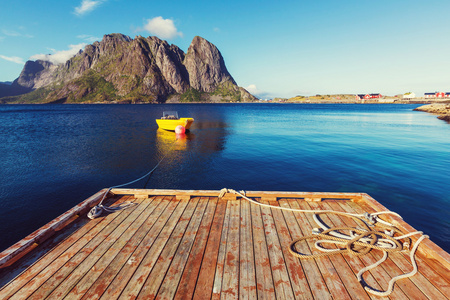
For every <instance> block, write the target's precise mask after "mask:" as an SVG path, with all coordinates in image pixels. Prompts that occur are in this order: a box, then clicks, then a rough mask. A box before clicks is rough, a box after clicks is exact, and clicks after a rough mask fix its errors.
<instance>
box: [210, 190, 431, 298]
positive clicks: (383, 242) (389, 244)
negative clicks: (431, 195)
mask: <svg viewBox="0 0 450 300" xmlns="http://www.w3.org/2000/svg"><path fill="white" fill-rule="evenodd" d="M226 193H233V194H236V195H239V196H241V197H242V198H244V199H246V200H247V201H249V202H251V203H254V204H256V205H260V206H264V207H270V208H274V209H280V210H287V211H293V212H301V213H313V214H314V215H313V218H314V220H315V221H316V223H317V224H318V225H319V226H320V227H321V228H322V230H329V229H330V228H329V227H328V226H326V225H325V224H324V223H322V222H321V221H320V220H319V218H318V217H317V215H316V214H318V213H339V214H342V215H347V216H351V217H357V218H359V219H360V220H361V221H363V222H364V223H365V224H366V225H368V226H374V224H375V223H377V222H379V223H381V224H384V225H387V226H390V227H394V225H392V224H391V223H389V222H386V221H384V220H382V219H380V218H378V215H381V214H392V215H395V216H397V217H399V218H400V219H403V218H402V217H401V216H400V215H399V214H397V213H395V212H391V211H381V212H376V213H372V214H369V213H367V212H366V213H364V214H352V213H344V212H337V211H333V210H307V209H295V208H289V207H281V206H274V205H270V204H265V203H260V202H258V201H255V200H253V199H250V198H248V197H247V196H246V195H245V192H244V191H240V192H237V191H235V190H232V189H226V188H223V189H222V190H220V194H219V198H222V197H223V196H224V195H225V194H226ZM363 218H364V219H363ZM360 230H364V231H366V230H365V229H360ZM320 232H321V230H320V229H318V228H313V230H312V233H313V234H319V233H320ZM329 233H330V234H331V235H334V236H336V237H338V238H342V239H346V240H353V239H354V238H355V237H356V236H358V234H355V233H350V234H349V235H346V234H343V233H341V232H337V231H329ZM385 234H387V235H389V236H391V237H392V238H393V239H395V240H401V239H404V238H407V237H410V236H412V235H417V234H423V232H422V231H416V232H410V233H407V234H404V235H401V236H396V237H394V236H393V235H394V232H393V231H391V232H386V233H385ZM425 238H429V236H428V235H422V236H421V237H420V238H419V239H418V240H417V241H416V242H415V244H414V246H413V248H412V249H411V252H410V254H409V255H410V260H411V264H412V265H413V270H412V271H411V272H409V273H407V274H401V275H398V276H395V277H393V278H392V279H391V280H390V281H389V284H388V288H387V290H386V291H378V290H375V289H374V288H372V287H370V286H369V285H367V283H366V282H365V281H364V279H363V274H364V273H365V272H366V271H368V270H371V269H373V268H376V267H377V266H379V265H380V264H381V263H383V262H384V261H385V260H386V259H387V257H388V252H387V251H383V253H384V254H383V257H382V258H381V259H380V260H378V261H377V262H375V263H374V264H372V265H370V266H367V267H364V268H362V269H361V270H360V271H359V272H358V274H357V275H356V277H357V279H358V281H359V282H360V283H361V285H362V286H363V287H364V289H365V290H366V291H367V292H369V293H371V294H373V295H377V296H382V297H385V296H389V295H390V294H391V293H392V291H393V289H394V284H395V282H396V281H397V280H400V279H403V278H408V277H411V276H413V275H415V274H416V273H417V263H416V260H415V253H416V250H417V248H418V247H419V244H420V243H421V242H422V241H423V240H424V239H425ZM370 240H371V239H370V238H361V239H360V240H359V241H360V242H364V243H367V244H369V242H370ZM322 243H334V244H341V245H342V244H345V242H341V241H335V240H318V241H316V242H315V247H316V248H317V249H319V250H320V251H322V252H331V253H332V252H336V253H338V252H340V253H342V252H341V250H340V249H329V248H324V247H322V246H321V244H322ZM375 245H376V246H378V247H380V248H384V249H386V250H390V249H395V248H396V245H395V243H394V242H393V241H391V240H388V239H382V238H380V239H378V241H377V243H376V244H375ZM403 246H404V247H403V248H404V249H407V248H409V244H405V245H403Z"/></svg>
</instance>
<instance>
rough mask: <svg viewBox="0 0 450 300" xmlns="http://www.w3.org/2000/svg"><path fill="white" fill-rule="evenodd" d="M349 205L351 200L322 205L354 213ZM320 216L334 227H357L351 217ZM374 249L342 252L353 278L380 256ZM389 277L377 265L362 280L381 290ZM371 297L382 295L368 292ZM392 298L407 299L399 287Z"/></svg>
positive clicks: (325, 207)
mask: <svg viewBox="0 0 450 300" xmlns="http://www.w3.org/2000/svg"><path fill="white" fill-rule="evenodd" d="M349 205H352V203H351V202H348V203H335V202H331V201H330V202H327V203H324V204H323V205H322V208H323V209H327V210H334V211H345V212H351V213H355V212H354V211H351V209H349V207H350V206H349ZM345 208H346V209H345ZM321 217H322V218H323V219H325V220H329V222H330V225H334V226H335V227H359V226H360V225H359V224H357V223H356V222H355V221H354V220H353V219H352V218H350V217H344V216H341V215H339V216H338V215H333V214H327V215H326V217H323V216H322V215H321ZM374 252H375V251H370V252H369V253H368V254H366V255H364V256H361V257H355V256H352V255H350V254H343V257H344V258H345V259H346V260H347V262H348V263H349V265H350V267H351V268H352V270H353V272H354V274H355V275H354V278H355V280H357V278H356V274H358V272H359V271H360V270H361V269H363V268H364V267H366V266H369V265H371V264H374V263H375V262H377V261H378V260H379V259H380V258H381V253H380V252H379V253H378V254H377V255H375V253H374ZM390 279H391V277H390V276H389V274H388V273H387V272H386V271H385V270H384V268H382V267H377V268H375V269H372V270H371V271H370V272H366V273H365V275H364V281H365V282H366V283H367V284H368V285H369V286H371V287H372V288H374V289H377V290H383V287H384V288H386V287H387V285H388V282H389V280H390ZM368 295H369V296H370V297H371V298H372V299H382V297H379V296H375V295H372V294H370V293H369V294H368ZM391 295H392V297H393V298H394V299H407V298H408V297H407V296H406V295H405V293H403V291H402V290H401V289H398V288H397V289H395V290H394V291H393V293H392V294H391Z"/></svg>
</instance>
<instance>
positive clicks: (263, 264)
mask: <svg viewBox="0 0 450 300" xmlns="http://www.w3.org/2000/svg"><path fill="white" fill-rule="evenodd" d="M250 209H251V213H252V228H253V247H254V253H255V270H256V291H257V294H258V299H275V287H274V282H273V277H272V270H271V267H270V259H269V253H268V249H267V242H266V234H265V229H264V223H263V219H262V216H261V207H260V206H259V205H256V204H251V205H250Z"/></svg>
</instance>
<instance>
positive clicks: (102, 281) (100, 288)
mask: <svg viewBox="0 0 450 300" xmlns="http://www.w3.org/2000/svg"><path fill="white" fill-rule="evenodd" d="M162 198H163V197H161V196H159V197H156V198H155V201H154V202H152V203H151V208H152V209H153V208H154V209H153V211H151V214H150V216H148V218H147V219H146V220H145V223H144V224H143V225H142V226H141V227H140V228H139V229H138V230H137V231H136V233H135V235H134V236H133V237H132V238H131V239H130V240H129V241H128V242H127V243H126V245H125V246H124V247H123V249H122V250H121V251H120V252H119V253H118V254H117V256H116V257H115V258H114V260H113V261H112V262H111V263H110V264H109V265H108V266H107V268H106V269H105V270H104V271H103V273H102V274H101V275H100V276H99V277H98V278H96V279H95V282H93V284H92V285H91V286H90V287H89V289H88V290H87V291H86V292H84V291H83V293H79V294H82V298H83V299H98V298H100V296H101V295H102V294H103V292H104V291H105V290H106V288H107V287H108V285H109V283H110V282H111V281H112V280H113V279H114V277H115V276H116V275H117V274H118V273H119V271H120V270H121V269H122V268H123V266H125V265H126V264H127V263H128V262H129V261H130V259H131V256H132V255H133V253H134V252H135V251H136V248H137V247H138V246H139V245H140V244H141V243H142V242H143V239H144V238H145V236H146V234H147V233H148V232H149V231H150V230H151V229H152V228H153V226H154V225H155V223H156V222H157V220H158V218H159V217H160V216H161V214H162V213H163V212H164V210H165V209H166V208H167V207H168V205H171V206H172V207H173V208H175V207H176V204H177V202H176V201H170V200H169V199H162ZM169 209H170V208H169ZM85 278H89V277H87V276H85ZM89 281H90V282H92V281H93V280H92V279H89ZM86 286H88V285H87V284H86ZM80 290H82V288H81V287H80V288H78V291H80ZM68 296H69V297H73V296H72V293H71V294H69V295H68ZM77 296H78V295H77ZM78 298H79V297H78Z"/></svg>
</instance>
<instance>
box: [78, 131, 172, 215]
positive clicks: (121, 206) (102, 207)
mask: <svg viewBox="0 0 450 300" xmlns="http://www.w3.org/2000/svg"><path fill="white" fill-rule="evenodd" d="M177 141H178V138H176V139H175V141H173V143H172V145H173V144H175V143H176V142H177ZM169 153H170V151H168V152H167V153H166V154H165V155H164V156H163V157H162V158H161V159H160V160H159V161H158V163H157V164H156V166H155V167H154V168H153V169H151V170H150V171H149V172H148V173H146V174H145V175H143V176H141V177H139V178H137V179H135V180H133V181H130V182H127V183H124V184H119V185H115V186H112V187H109V188H108V189H107V190H106V192H105V193H104V194H103V197H102V200H100V203H99V204H97V205H96V206H94V207H93V208H91V210H90V211H89V213H88V214H87V216H88V218H89V219H91V220H92V219H95V218H97V217H99V216H100V215H101V214H102V212H103V211H106V212H109V213H112V212H115V211H118V210H122V209H127V208H130V207H132V206H135V205H136V204H135V203H133V202H130V201H127V202H124V203H121V204H119V205H116V206H106V205H103V201H104V200H105V198H106V195H108V193H109V192H110V191H111V190H112V189H115V188H120V187H124V186H127V185H130V184H133V183H135V182H138V181H140V180H142V179H144V178H146V177H147V176H148V177H149V179H150V176H151V175H152V173H153V172H154V171H155V170H156V169H157V168H158V166H159V165H160V164H161V162H162V161H163V160H164V159H165V158H166V157H167V155H168V154H169ZM147 183H148V180H147V182H146V183H145V186H147Z"/></svg>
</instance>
